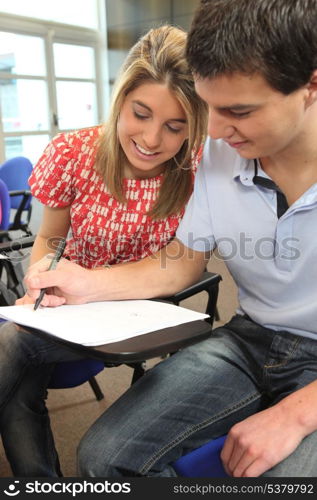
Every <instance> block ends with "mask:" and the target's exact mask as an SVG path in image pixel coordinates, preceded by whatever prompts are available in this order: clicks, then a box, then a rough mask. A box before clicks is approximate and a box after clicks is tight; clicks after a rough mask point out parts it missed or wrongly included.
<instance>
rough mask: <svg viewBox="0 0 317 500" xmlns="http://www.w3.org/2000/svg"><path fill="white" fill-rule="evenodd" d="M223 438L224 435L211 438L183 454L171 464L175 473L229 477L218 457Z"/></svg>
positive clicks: (185, 475)
mask: <svg viewBox="0 0 317 500" xmlns="http://www.w3.org/2000/svg"><path fill="white" fill-rule="evenodd" d="M225 439H226V436H221V437H219V438H217V439H213V440H212V441H209V442H208V443H206V444H204V445H203V446H201V447H200V448H197V449H196V450H193V451H191V452H190V453H187V454H186V455H183V456H182V457H181V458H179V459H178V460H176V462H174V464H173V467H174V469H175V471H176V473H177V474H178V475H179V476H184V477H229V476H228V474H227V473H226V471H225V470H224V468H223V465H222V462H221V459H220V453H221V450H222V447H223V444H224V442H225Z"/></svg>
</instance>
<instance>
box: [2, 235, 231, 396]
mask: <svg viewBox="0 0 317 500" xmlns="http://www.w3.org/2000/svg"><path fill="white" fill-rule="evenodd" d="M33 241H34V237H29V239H28V238H21V239H19V240H16V241H15V242H8V243H7V244H6V243H5V242H3V243H0V252H1V253H6V254H7V255H8V254H9V253H10V251H12V250H14V249H16V248H27V247H28V246H32V244H33ZM220 281H221V276H220V275H219V274H215V273H211V272H208V271H205V272H204V273H203V275H202V277H201V279H200V280H199V281H198V282H197V283H195V284H194V285H192V286H190V287H188V288H186V289H185V290H182V291H181V292H178V293H176V294H175V295H173V296H170V297H166V298H164V300H165V301H168V302H171V303H173V304H175V305H179V303H180V302H181V301H182V300H184V299H186V298H189V297H192V296H193V295H196V294H198V293H200V292H206V293H207V295H208V302H207V306H206V314H208V315H209V317H208V318H207V319H206V320H205V321H203V320H201V321H195V322H193V323H186V324H184V325H182V326H181V328H180V327H172V328H168V329H165V330H162V332H160V335H157V334H156V333H150V334H146V335H142V336H140V337H134V338H130V339H127V340H125V341H121V342H116V343H112V344H105V346H102V349H101V347H100V346H97V347H96V348H95V349H94V348H91V349H89V350H87V347H86V346H80V345H74V344H72V348H75V349H81V350H82V351H83V352H84V354H85V356H87V359H84V360H80V361H71V362H61V363H58V364H57V365H56V367H55V369H54V371H53V374H52V378H51V381H50V384H49V388H52V389H62V388H70V387H75V386H78V385H81V384H83V383H84V382H87V381H88V382H89V383H90V385H91V387H92V389H93V391H94V393H95V396H96V398H97V399H98V400H100V399H102V398H103V393H102V391H101V389H100V387H99V384H98V382H97V381H96V379H95V376H96V375H97V374H98V373H99V372H101V371H102V370H103V369H104V368H105V367H113V366H119V365H121V364H126V365H128V366H130V367H131V368H132V369H133V375H132V381H131V383H134V382H135V381H136V380H137V379H138V378H139V377H141V376H142V375H143V374H144V372H145V361H146V360H148V359H151V358H155V357H162V356H166V355H169V354H172V353H174V352H176V351H178V350H179V349H181V348H184V347H186V346H188V345H191V344H193V343H196V342H198V341H200V340H202V339H204V338H207V337H208V336H209V335H210V333H211V327H212V323H213V319H214V314H215V309H216V303H217V297H218V288H219V282H220ZM22 295H23V294H22ZM22 295H20V296H22ZM16 298H17V297H16ZM11 304H14V301H13V302H11ZM11 304H8V305H11ZM34 333H36V334H38V335H40V336H41V335H42V332H40V331H36V332H34ZM44 335H45V336H47V334H46V333H45V334H44ZM52 340H53V341H54V340H55V341H56V338H55V339H54V338H53V337H52ZM57 341H58V342H61V339H58V340H57ZM65 343H66V344H67V342H66V341H65ZM87 353H88V354H89V357H88V355H87Z"/></svg>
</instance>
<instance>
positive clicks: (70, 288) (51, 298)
mask: <svg viewBox="0 0 317 500" xmlns="http://www.w3.org/2000/svg"><path fill="white" fill-rule="evenodd" d="M51 259H52V254H48V255H46V256H45V257H43V258H42V259H41V260H39V261H38V262H36V263H35V264H33V265H32V266H30V268H29V269H28V271H27V273H26V275H25V278H24V283H25V287H26V289H27V297H28V298H27V299H25V300H26V301H28V302H23V303H28V304H30V303H34V302H35V300H36V299H37V297H38V296H39V294H40V291H41V289H42V288H45V289H46V293H45V295H44V297H43V300H42V302H41V305H42V306H45V307H56V306H60V305H62V304H83V303H85V302H89V290H90V288H91V279H90V275H91V271H89V270H87V269H84V268H83V267H81V266H78V265H77V264H74V263H73V262H70V261H68V260H66V259H61V260H60V261H59V263H58V265H57V268H56V269H55V270H53V271H52V270H51V271H49V270H48V269H49V266H50V263H51Z"/></svg>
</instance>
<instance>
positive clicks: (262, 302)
mask: <svg viewBox="0 0 317 500" xmlns="http://www.w3.org/2000/svg"><path fill="white" fill-rule="evenodd" d="M316 18H317V0H292V1H290V0H213V1H204V2H202V4H201V6H200V8H199V9H198V11H197V13H196V15H195V19H194V21H193V24H192V27H191V31H190V34H189V40H188V51H187V53H188V60H189V62H190V64H191V66H192V67H193V70H194V73H195V75H196V89H197V92H198V94H199V95H200V96H201V97H202V98H203V99H204V100H205V101H206V102H207V104H208V106H209V113H210V115H209V130H208V133H209V136H210V137H209V139H208V140H207V141H206V145H205V149H204V156H203V160H202V164H201V166H200V168H199V170H198V174H197V178H196V183H195V190H194V193H193V196H192V198H191V201H190V203H189V205H188V207H187V210H186V214H185V217H184V219H183V221H182V223H181V225H180V228H179V230H178V233H177V238H178V239H177V240H176V241H174V242H172V243H171V244H170V245H169V246H168V247H166V248H165V250H163V251H161V252H160V253H159V254H157V255H156V259H153V258H148V259H145V260H143V261H140V262H138V263H136V264H127V265H123V266H116V267H115V268H112V269H110V270H109V269H108V270H100V271H98V270H97V271H94V272H91V271H86V270H82V269H80V268H78V267H77V266H75V265H74V264H71V263H69V262H62V263H61V265H60V267H59V270H57V271H54V272H53V273H46V272H39V271H45V269H46V268H47V263H46V262H45V261H43V262H42V264H41V265H40V266H36V268H35V269H33V270H31V271H30V274H29V276H28V278H27V280H26V281H27V285H28V288H29V294H30V295H31V296H32V297H33V298H36V296H37V295H38V293H39V288H41V287H46V286H50V285H55V286H57V287H59V292H58V295H62V298H60V297H58V296H57V295H56V296H54V295H53V296H50V297H49V296H48V297H46V298H45V301H46V302H45V304H46V305H53V304H59V303H62V302H64V301H67V302H75V303H76V302H80V301H81V302H83V301H91V300H103V299H125V298H148V297H154V296H162V295H163V294H164V293H165V294H171V293H173V292H175V291H176V290H178V289H181V288H182V287H184V286H186V285H188V284H189V283H191V282H193V281H194V280H195V279H197V278H198V276H199V275H200V273H201V272H202V270H203V269H204V267H205V265H206V259H207V258H208V255H209V254H210V252H212V250H213V249H214V248H216V247H217V248H218V251H220V253H222V254H223V256H224V258H225V259H226V262H227V265H228V268H229V270H230V272H231V274H232V276H233V278H234V279H235V281H236V283H237V285H238V288H239V301H240V306H239V310H238V311H237V315H236V316H235V317H234V318H233V319H232V320H231V321H230V322H229V323H228V324H227V325H225V326H224V327H220V328H218V329H216V330H215V331H214V333H213V335H212V337H211V338H210V339H208V340H206V341H204V342H201V343H199V344H197V345H195V346H193V347H190V348H188V349H184V350H183V351H182V352H179V353H177V354H176V355H174V356H172V357H171V358H169V359H167V360H166V361H164V362H162V363H160V364H159V365H157V366H156V367H155V368H154V369H152V370H150V371H149V372H148V373H147V374H146V376H145V377H144V378H143V379H141V380H140V381H139V382H138V383H137V384H136V385H135V386H133V387H132V388H131V389H130V390H128V391H127V392H126V394H124V395H123V397H121V398H120V399H119V400H118V401H117V402H116V403H115V404H114V405H113V406H112V407H111V408H110V409H109V410H108V411H107V412H106V413H105V414H104V415H103V416H102V417H101V418H100V419H99V420H98V421H97V422H96V423H95V424H94V425H93V427H92V428H91V429H90V430H89V431H88V433H87V434H86V436H85V437H84V439H83V441H82V443H81V446H80V449H79V466H80V472H81V474H83V475H93V476H107V477H110V476H120V475H123V476H124V475H125V476H127V475H128V476H129V475H131V476H132V475H148V476H155V475H157V476H175V471H174V469H173V467H172V465H171V464H172V463H173V461H174V460H176V459H177V458H178V457H179V456H180V455H182V454H184V453H187V452H188V451H190V450H192V449H194V448H197V447H199V446H201V445H202V444H204V443H205V442H207V441H208V440H210V439H213V438H216V437H218V436H221V435H224V434H228V436H227V439H226V441H225V445H224V448H223V451H222V455H221V456H222V460H223V463H224V466H225V468H226V470H227V471H228V473H229V474H231V475H233V476H235V477H250V476H260V475H264V476H278V477H285V476H291V477H292V476H316V473H317V433H316V430H317V381H316V379H317V362H316V361H317V322H316V318H317V310H316V285H315V283H316V281H317V266H316V257H317V252H316V244H315V241H314V228H315V227H316V223H317V140H316V137H317V102H316V101H317V30H316V22H315V20H316ZM83 284H84V286H83ZM82 290H85V295H84V296H83V291H82Z"/></svg>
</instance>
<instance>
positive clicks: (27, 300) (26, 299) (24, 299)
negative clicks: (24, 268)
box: [15, 293, 34, 306]
mask: <svg viewBox="0 0 317 500" xmlns="http://www.w3.org/2000/svg"><path fill="white" fill-rule="evenodd" d="M25 304H34V300H33V299H31V297H29V296H28V294H27V293H26V294H25V295H24V297H21V298H20V299H17V300H16V301H15V305H16V306H24V305H25Z"/></svg>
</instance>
